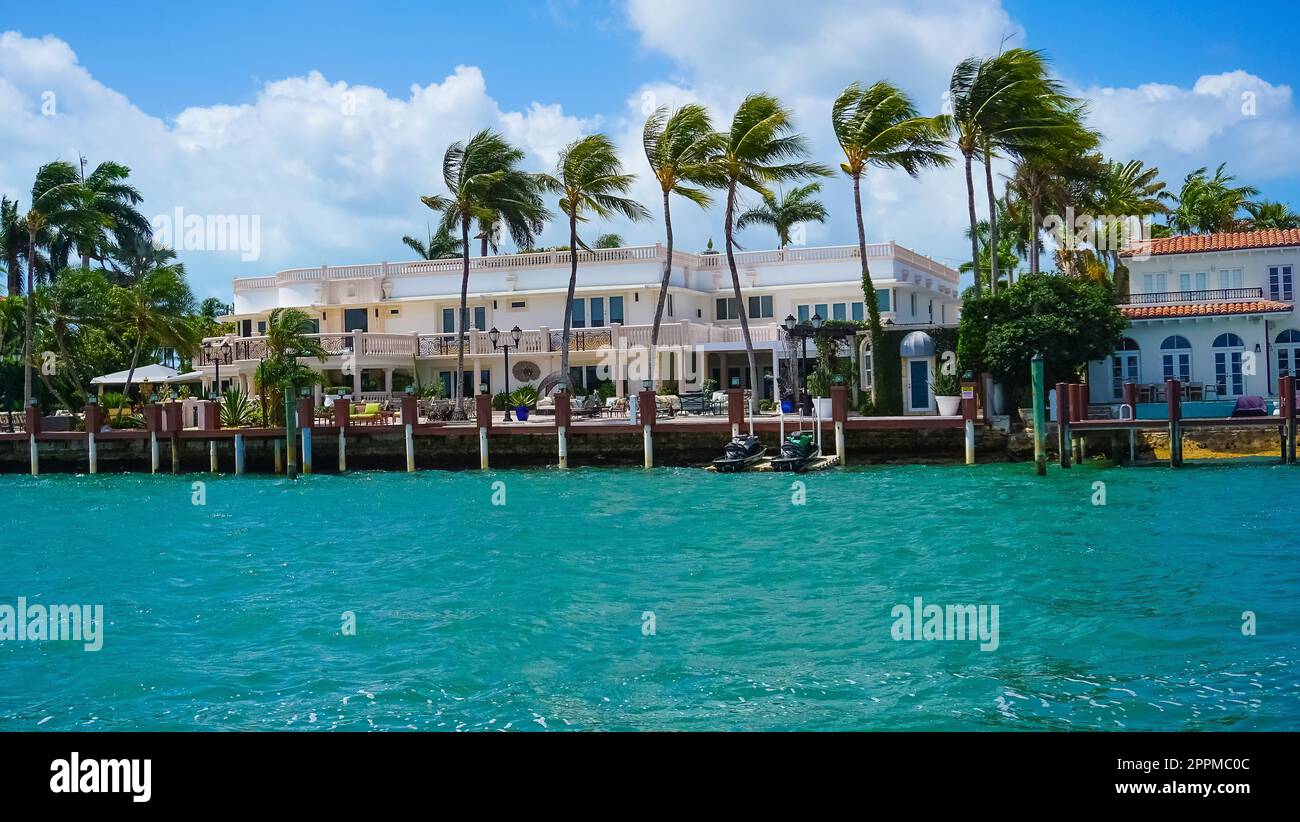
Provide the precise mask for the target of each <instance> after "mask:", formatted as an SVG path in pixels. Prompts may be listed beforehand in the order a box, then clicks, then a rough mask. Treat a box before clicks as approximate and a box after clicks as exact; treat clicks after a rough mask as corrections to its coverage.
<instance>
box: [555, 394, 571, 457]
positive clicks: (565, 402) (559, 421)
mask: <svg viewBox="0 0 1300 822" xmlns="http://www.w3.org/2000/svg"><path fill="white" fill-rule="evenodd" d="M572 422H573V398H572V397H571V396H570V395H569V392H567V391H564V390H560V391H557V392H555V440H556V444H557V446H558V447H559V449H560V467H561V468H568V467H569V425H570V424H571V423H572Z"/></svg>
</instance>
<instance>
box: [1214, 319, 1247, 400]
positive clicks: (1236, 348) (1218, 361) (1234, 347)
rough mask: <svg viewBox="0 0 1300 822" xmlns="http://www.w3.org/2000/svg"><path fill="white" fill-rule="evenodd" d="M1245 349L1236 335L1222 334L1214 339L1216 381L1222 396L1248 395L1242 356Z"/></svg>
mask: <svg viewBox="0 0 1300 822" xmlns="http://www.w3.org/2000/svg"><path fill="white" fill-rule="evenodd" d="M1245 347H1246V344H1245V343H1243V342H1242V341H1241V337H1238V336H1237V335H1236V334H1232V333H1227V334H1220V335H1219V336H1217V337H1215V338H1214V344H1213V346H1212V348H1213V349H1214V380H1215V382H1216V383H1217V386H1216V387H1217V388H1218V391H1219V393H1220V394H1225V393H1226V394H1228V395H1229V396H1233V397H1240V396H1241V395H1242V394H1244V393H1246V377H1245V375H1244V374H1243V373H1242V368H1241V354H1242V350H1243V349H1244V348H1245Z"/></svg>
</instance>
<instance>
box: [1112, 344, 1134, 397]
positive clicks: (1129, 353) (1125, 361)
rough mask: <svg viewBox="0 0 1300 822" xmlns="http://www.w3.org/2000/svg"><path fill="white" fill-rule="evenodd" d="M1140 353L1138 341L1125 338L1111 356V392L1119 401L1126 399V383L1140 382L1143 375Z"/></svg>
mask: <svg viewBox="0 0 1300 822" xmlns="http://www.w3.org/2000/svg"><path fill="white" fill-rule="evenodd" d="M1138 353H1139V348H1138V344H1137V341H1136V340H1133V339H1130V338H1129V337H1125V338H1124V340H1123V342H1121V343H1120V344H1119V348H1117V349H1115V353H1114V354H1111V355H1110V375H1111V390H1112V391H1113V393H1114V396H1115V399H1117V400H1122V399H1124V383H1126V382H1132V383H1136V382H1138V379H1139V377H1140V375H1141V373H1142V369H1141V363H1140V362H1139V360H1138Z"/></svg>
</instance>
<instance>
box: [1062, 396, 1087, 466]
mask: <svg viewBox="0 0 1300 822" xmlns="http://www.w3.org/2000/svg"><path fill="white" fill-rule="evenodd" d="M1066 390H1067V391H1069V393H1070V450H1071V451H1072V454H1073V457H1074V464H1075V465H1080V464H1082V463H1083V460H1084V458H1085V457H1086V456H1087V454H1088V449H1087V448H1086V447H1085V445H1084V436H1085V434H1084V433H1083V432H1082V431H1081V430H1078V429H1076V428H1075V427H1074V423H1076V422H1082V421H1083V420H1086V419H1087V418H1088V387H1087V386H1086V385H1084V384H1083V383H1079V382H1075V383H1070V385H1069V388H1067V389H1066Z"/></svg>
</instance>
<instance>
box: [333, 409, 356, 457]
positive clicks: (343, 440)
mask: <svg viewBox="0 0 1300 822" xmlns="http://www.w3.org/2000/svg"><path fill="white" fill-rule="evenodd" d="M351 411H352V409H351V406H350V405H349V404H348V401H347V400H344V399H337V400H335V401H334V423H335V424H336V425H338V427H339V473H340V474H342V473H343V472H344V471H346V470H348V421H349V419H350V416H349V415H350V414H351Z"/></svg>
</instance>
